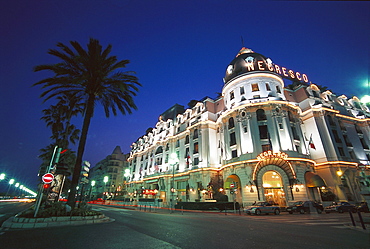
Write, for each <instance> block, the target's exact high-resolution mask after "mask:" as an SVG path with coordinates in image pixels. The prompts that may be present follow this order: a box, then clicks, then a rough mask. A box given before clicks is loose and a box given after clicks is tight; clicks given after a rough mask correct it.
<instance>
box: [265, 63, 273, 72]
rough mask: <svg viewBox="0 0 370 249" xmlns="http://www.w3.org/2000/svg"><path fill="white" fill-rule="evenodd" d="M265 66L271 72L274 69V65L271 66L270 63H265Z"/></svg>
mask: <svg viewBox="0 0 370 249" xmlns="http://www.w3.org/2000/svg"><path fill="white" fill-rule="evenodd" d="M267 68H268V69H269V70H270V71H271V72H272V71H274V67H273V66H272V64H267Z"/></svg>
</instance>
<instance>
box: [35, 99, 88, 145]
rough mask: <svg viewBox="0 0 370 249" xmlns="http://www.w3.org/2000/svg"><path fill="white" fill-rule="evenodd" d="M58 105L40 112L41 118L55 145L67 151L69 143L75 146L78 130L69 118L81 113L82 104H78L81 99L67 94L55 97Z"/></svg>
mask: <svg viewBox="0 0 370 249" xmlns="http://www.w3.org/2000/svg"><path fill="white" fill-rule="evenodd" d="M57 99H58V103H57V104H56V105H52V106H50V107H49V109H45V110H43V111H42V112H43V113H44V116H43V117H42V118H41V119H42V120H44V121H45V122H46V126H47V127H50V128H51V131H52V136H51V137H50V138H51V139H53V140H54V141H55V144H56V145H58V146H59V147H61V148H63V149H69V148H68V146H69V142H71V143H73V144H75V143H76V141H77V140H78V138H79V133H80V130H79V129H77V128H76V126H75V125H73V124H71V123H70V122H71V118H72V117H73V116H77V115H78V114H80V113H83V104H81V103H79V102H80V101H81V99H78V98H75V96H73V95H70V94H68V93H64V94H63V95H61V96H58V97H57Z"/></svg>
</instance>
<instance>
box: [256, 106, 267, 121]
mask: <svg viewBox="0 0 370 249" xmlns="http://www.w3.org/2000/svg"><path fill="white" fill-rule="evenodd" d="M256 114H257V121H263V120H266V119H267V118H266V114H265V111H264V110H263V109H258V110H257V111H256Z"/></svg>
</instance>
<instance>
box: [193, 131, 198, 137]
mask: <svg viewBox="0 0 370 249" xmlns="http://www.w3.org/2000/svg"><path fill="white" fill-rule="evenodd" d="M193 138H194V139H196V138H198V129H195V130H194V134H193Z"/></svg>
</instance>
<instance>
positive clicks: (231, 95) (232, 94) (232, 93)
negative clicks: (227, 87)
mask: <svg viewBox="0 0 370 249" xmlns="http://www.w3.org/2000/svg"><path fill="white" fill-rule="evenodd" d="M234 98H235V96H234V91H231V92H230V100H233V99H234Z"/></svg>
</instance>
